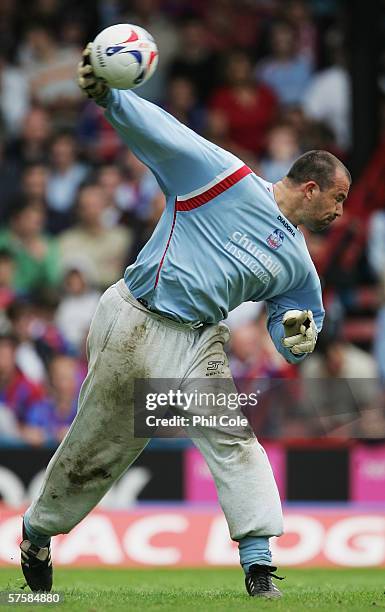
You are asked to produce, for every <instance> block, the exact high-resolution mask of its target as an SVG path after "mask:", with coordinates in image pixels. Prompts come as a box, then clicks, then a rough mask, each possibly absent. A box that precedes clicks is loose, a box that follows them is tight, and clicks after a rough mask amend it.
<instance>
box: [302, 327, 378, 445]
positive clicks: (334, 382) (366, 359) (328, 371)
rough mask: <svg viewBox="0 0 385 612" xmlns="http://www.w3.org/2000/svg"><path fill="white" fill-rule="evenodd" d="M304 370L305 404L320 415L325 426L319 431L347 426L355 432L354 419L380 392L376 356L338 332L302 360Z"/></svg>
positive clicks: (330, 430) (329, 431)
mask: <svg viewBox="0 0 385 612" xmlns="http://www.w3.org/2000/svg"><path fill="white" fill-rule="evenodd" d="M301 372H302V376H303V377H304V379H305V380H306V384H305V387H304V397H305V402H304V405H305V406H307V409H308V411H309V410H310V411H311V413H312V414H313V415H314V417H318V419H320V423H321V425H322V426H323V428H324V429H323V431H322V430H320V432H319V433H320V434H321V435H322V434H325V433H331V432H333V431H334V430H335V429H337V428H340V427H342V426H347V429H346V434H347V435H351V432H350V427H351V425H352V423H353V422H354V421H355V419H356V418H357V416H359V415H360V414H362V413H365V412H366V411H367V410H368V409H369V407H370V406H371V404H372V403H373V402H374V401H375V399H376V396H377V393H378V386H377V369H376V363H375V360H374V359H373V357H372V356H371V355H369V353H366V352H365V351H363V350H362V349H359V348H358V347H356V346H354V345H353V344H350V343H349V342H346V341H344V340H342V339H341V338H340V337H338V336H336V337H335V339H333V340H331V341H329V342H327V340H325V338H324V339H323V341H321V343H320V346H319V347H318V352H317V353H315V354H314V355H311V356H310V357H309V359H308V360H307V361H306V363H303V364H301ZM349 432H350V433H349Z"/></svg>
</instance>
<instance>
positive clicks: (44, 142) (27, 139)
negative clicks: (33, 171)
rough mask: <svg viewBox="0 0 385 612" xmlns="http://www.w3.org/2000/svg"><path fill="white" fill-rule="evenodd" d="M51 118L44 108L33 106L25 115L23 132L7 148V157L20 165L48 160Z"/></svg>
mask: <svg viewBox="0 0 385 612" xmlns="http://www.w3.org/2000/svg"><path fill="white" fill-rule="evenodd" d="M50 135H51V119H50V116H49V114H48V113H47V111H46V110H44V109H43V108H40V107H38V106H32V107H31V108H30V110H29V111H28V113H27V114H26V115H25V117H24V121H23V124H22V127H21V132H20V135H19V137H18V138H17V139H16V140H12V141H11V142H10V144H9V146H8V148H7V150H6V158H7V159H8V160H10V161H13V162H14V163H17V164H18V165H19V166H21V167H23V166H25V165H26V164H34V163H41V162H43V161H45V160H46V156H47V146H48V141H49V138H50Z"/></svg>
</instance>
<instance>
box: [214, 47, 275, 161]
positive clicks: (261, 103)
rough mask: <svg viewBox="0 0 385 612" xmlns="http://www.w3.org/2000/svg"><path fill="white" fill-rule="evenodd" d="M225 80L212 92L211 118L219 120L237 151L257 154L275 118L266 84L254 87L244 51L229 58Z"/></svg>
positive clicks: (270, 94) (269, 91)
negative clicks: (218, 118)
mask: <svg viewBox="0 0 385 612" xmlns="http://www.w3.org/2000/svg"><path fill="white" fill-rule="evenodd" d="M226 81H227V85H225V86H224V87H220V88H219V89H217V90H216V91H214V93H213V96H212V98H211V101H210V109H211V112H212V115H214V118H215V116H219V117H220V118H221V121H222V125H223V126H224V127H225V129H226V130H227V134H228V136H229V139H230V141H232V143H233V145H235V147H238V150H240V151H246V152H250V153H254V154H260V153H261V152H262V150H263V148H264V146H265V137H266V132H267V130H268V129H269V127H270V126H271V124H272V122H273V119H274V117H275V111H276V100H275V96H274V94H273V93H272V92H271V90H270V89H269V88H268V87H266V86H265V85H263V84H258V83H257V84H255V82H254V81H253V79H252V70H251V62H250V59H249V58H248V56H247V55H246V54H245V53H243V52H235V53H232V54H231V55H230V56H229V57H228V60H227V64H226ZM209 120H210V121H212V120H213V117H212V116H211V117H210V118H209ZM216 120H217V119H214V121H216ZM232 148H234V146H233V147H232Z"/></svg>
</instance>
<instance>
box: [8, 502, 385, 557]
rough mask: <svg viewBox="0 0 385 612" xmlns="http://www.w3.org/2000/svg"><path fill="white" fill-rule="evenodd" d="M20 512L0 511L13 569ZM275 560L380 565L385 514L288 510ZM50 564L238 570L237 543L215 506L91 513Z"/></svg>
mask: <svg viewBox="0 0 385 612" xmlns="http://www.w3.org/2000/svg"><path fill="white" fill-rule="evenodd" d="M21 514H22V510H19V511H15V510H14V509H9V508H6V507H4V506H3V507H2V508H1V509H0V565H8V564H9V565H11V564H17V563H18V560H19V546H18V545H19V542H20V535H21V534H20V527H21ZM284 522H285V534H284V535H283V536H281V537H280V538H272V549H273V555H274V561H275V562H276V563H277V564H278V565H287V566H290V565H295V566H343V567H359V566H367V567H369V566H377V567H378V566H382V567H385V516H384V513H383V512H381V510H380V509H379V510H375V511H373V512H368V511H362V512H358V511H357V510H353V509H352V510H349V509H348V510H345V511H343V510H340V509H329V510H328V509H326V510H325V509H322V508H319V509H314V508H312V509H308V508H302V509H297V510H296V511H294V510H286V511H285V512H284ZM53 555H54V558H55V564H56V565H75V566H82V565H83V566H98V565H109V566H116V567H135V566H136V567H146V566H154V565H155V566H164V567H165V566H170V567H179V566H185V567H188V566H190V567H193V566H213V565H238V552H237V545H236V543H235V542H232V541H231V540H230V538H229V535H228V528H227V525H226V522H225V519H224V517H223V515H222V514H221V513H220V511H219V510H218V509H216V508H215V507H213V509H210V510H206V509H205V510H204V511H200V510H198V509H194V508H192V507H187V508H180V507H179V506H178V507H168V508H166V509H165V508H164V507H162V508H151V509H148V508H146V509H145V510H142V509H135V510H133V511H130V512H123V511H119V512H108V511H102V510H96V511H94V512H92V513H91V514H90V515H89V516H88V517H86V518H85V519H84V521H82V522H81V523H80V524H79V525H78V526H77V527H76V528H75V529H74V530H73V531H72V532H71V533H69V534H66V535H60V536H57V537H55V538H54V540H53Z"/></svg>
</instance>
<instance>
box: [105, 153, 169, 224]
mask: <svg viewBox="0 0 385 612" xmlns="http://www.w3.org/2000/svg"><path fill="white" fill-rule="evenodd" d="M120 167H121V170H122V171H123V176H124V178H125V180H124V181H123V182H122V183H121V184H120V185H119V186H118V187H117V190H116V201H117V205H118V207H119V208H120V210H121V211H122V212H123V213H128V215H129V219H130V220H131V221H134V220H139V221H144V222H145V221H147V220H148V219H150V218H151V217H152V214H153V207H154V200H156V199H159V198H160V199H161V200H162V202H164V196H163V194H162V192H161V191H160V189H159V185H158V183H157V181H156V179H155V177H154V175H153V174H152V172H151V171H150V170H149V169H148V168H147V167H146V166H145V165H144V164H143V163H142V162H141V161H140V160H139V159H138V158H137V157H135V155H134V154H133V153H132V152H131V151H130V150H129V149H126V150H125V151H124V152H123V154H122V156H121V164H120Z"/></svg>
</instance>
